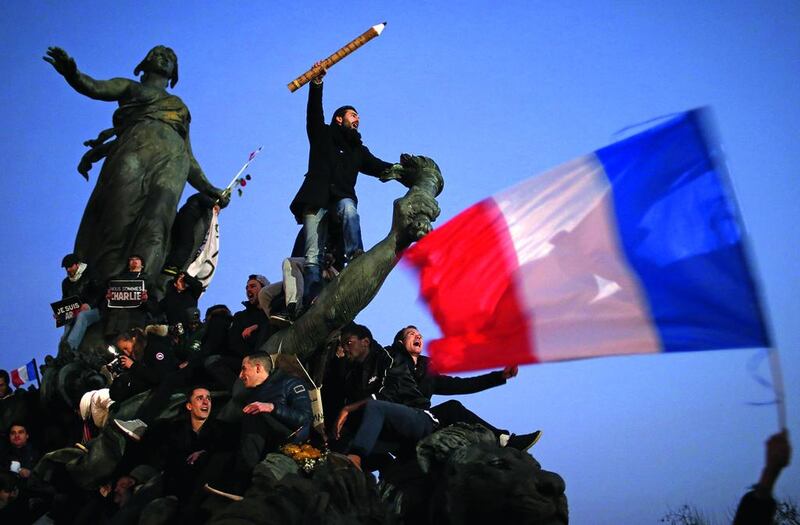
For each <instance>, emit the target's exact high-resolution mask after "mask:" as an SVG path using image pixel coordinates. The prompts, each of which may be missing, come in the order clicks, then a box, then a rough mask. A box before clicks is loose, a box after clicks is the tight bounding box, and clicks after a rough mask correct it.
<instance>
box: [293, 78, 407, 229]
mask: <svg viewBox="0 0 800 525" xmlns="http://www.w3.org/2000/svg"><path fill="white" fill-rule="evenodd" d="M306 132H307V133H308V142H309V146H310V147H309V152H308V172H307V173H306V175H305V179H304V180H303V184H302V186H300V190H299V191H298V192H297V195H295V197H294V200H292V203H291V204H290V205H289V209H290V210H291V211H292V214H294V216H295V218H296V219H297V222H298V224H300V223H302V215H303V211H304V210H305V209H307V208H311V209H318V208H325V207H327V206H329V205H331V204H332V203H334V202H336V201H338V200H341V199H345V198H349V199H353V200H354V201H356V202H358V199H357V198H356V190H355V187H356V178H357V177H358V173H359V172H361V173H365V174H367V175H372V176H373V177H377V176H379V175H380V174H381V173H382V172H383V171H384V170H386V169H388V168H390V167H391V166H392V165H391V163H389V162H385V161H383V160H381V159H379V158H377V157H376V156H374V155H373V154H372V153H370V151H369V149H367V147H366V146H364V145H363V144H361V139H360V136H359V135H358V134H357V133H354V134H352V135H350V134H349V133H348V131H347V129H346V128H343V127H342V126H340V125H338V124H325V116H324V114H323V111H322V85H321V84H320V85H316V84H314V83H313V82H312V83H311V84H310V85H309V90H308V107H307V109H306Z"/></svg>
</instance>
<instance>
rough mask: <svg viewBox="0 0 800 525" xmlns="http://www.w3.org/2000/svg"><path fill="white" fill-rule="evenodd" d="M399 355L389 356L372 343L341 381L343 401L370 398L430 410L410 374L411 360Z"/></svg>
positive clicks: (390, 354) (429, 404)
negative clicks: (367, 352) (343, 394)
mask: <svg viewBox="0 0 800 525" xmlns="http://www.w3.org/2000/svg"><path fill="white" fill-rule="evenodd" d="M403 354H405V352H404V353H403ZM403 354H401V353H399V352H398V353H397V354H395V355H393V354H392V353H390V352H389V351H388V350H387V349H385V348H381V347H380V345H378V344H373V346H372V348H370V351H369V354H368V355H367V357H366V358H364V361H363V362H362V363H360V364H355V365H353V366H352V367H350V369H349V370H348V373H347V377H346V380H345V384H346V389H347V394H346V397H347V402H348V403H353V402H355V401H360V400H362V399H366V398H368V397H371V398H373V399H378V400H381V401H390V402H392V403H399V404H401V405H406V406H410V407H413V408H422V409H427V408H430V406H431V403H430V397H428V398H426V397H425V396H424V395H423V394H422V392H421V391H420V389H419V387H418V386H417V384H416V381H414V378H413V377H412V375H411V371H410V367H409V364H408V361H410V360H411V359H410V358H409V357H408V354H405V356H404V355H403Z"/></svg>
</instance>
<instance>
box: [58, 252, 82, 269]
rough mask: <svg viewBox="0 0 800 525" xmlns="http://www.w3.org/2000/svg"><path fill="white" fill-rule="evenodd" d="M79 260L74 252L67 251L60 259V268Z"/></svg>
mask: <svg viewBox="0 0 800 525" xmlns="http://www.w3.org/2000/svg"><path fill="white" fill-rule="evenodd" d="M79 262H81V258H80V257H78V256H77V255H75V254H74V253H68V254H67V255H65V256H64V258H63V259H61V267H62V268H69V267H70V266H72V265H73V264H78V263H79Z"/></svg>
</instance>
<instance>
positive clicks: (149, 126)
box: [43, 46, 230, 279]
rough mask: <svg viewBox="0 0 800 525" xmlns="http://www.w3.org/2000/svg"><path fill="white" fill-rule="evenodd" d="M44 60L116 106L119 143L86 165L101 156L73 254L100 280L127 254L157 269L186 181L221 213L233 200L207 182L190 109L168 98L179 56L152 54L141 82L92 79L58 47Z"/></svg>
mask: <svg viewBox="0 0 800 525" xmlns="http://www.w3.org/2000/svg"><path fill="white" fill-rule="evenodd" d="M43 59H44V60H45V61H46V62H48V63H49V64H51V65H52V66H53V68H55V70H56V71H57V72H58V73H59V74H61V75H62V76H63V77H64V79H65V80H66V81H67V83H68V84H69V85H70V87H72V88H73V89H74V90H75V91H77V92H78V93H80V94H82V95H85V96H87V97H90V98H92V99H95V100H103V101H108V102H116V103H117V104H118V108H117V109H116V111H115V112H114V116H113V119H112V121H113V132H114V134H115V135H116V138H115V139H114V140H113V141H112V142H111V143H103V142H101V143H99V144H96V147H97V148H98V151H96V152H95V153H96V154H90V155H89V159H88V160H89V162H94V161H97V160H99V158H101V157H102V156H103V155H105V161H104V162H103V167H102V169H101V172H100V175H99V177H98V178H97V183H96V184H95V187H94V190H93V191H92V196H91V197H90V198H89V202H88V203H87V205H86V209H85V210H84V214H83V218H82V219H81V225H80V228H79V229H78V235H77V237H76V239H75V251H76V252H78V253H80V254H82V255H83V256H84V257H85V259H86V262H87V263H88V264H89V266H91V267H93V268H94V269H95V270H96V271H97V273H98V276H99V278H100V279H108V278H109V277H111V276H113V275H114V273H115V272H117V271H118V268H119V267H120V265H121V263H122V262H123V261H124V260H125V257H127V256H128V254H130V253H138V254H140V255H141V256H142V258H143V259H142V260H143V261H144V262H145V263H146V264H147V265H148V267H151V268H155V269H160V268H161V267H162V266H163V264H164V257H165V255H166V252H167V249H168V246H167V241H168V240H169V234H170V230H171V228H172V223H173V221H174V220H175V213H176V209H177V207H178V201H179V199H180V196H181V194H182V193H183V189H184V186H185V185H186V182H187V181H188V182H189V184H190V185H191V186H192V187H194V188H195V189H196V190H197V191H199V192H200V193H203V194H205V195H208V196H209V197H212V198H214V199H219V200H220V204H221V205H222V206H223V207H224V206H225V205H227V203H228V202H229V200H230V195H229V194H227V193H224V192H223V190H221V189H219V188H216V187H214V186H213V185H212V184H211V183H210V182H209V181H208V179H207V178H206V176H205V174H204V173H203V170H202V169H201V168H200V165H199V164H198V162H197V159H195V157H194V154H193V152H192V146H191V141H190V139H189V123H190V122H191V120H192V119H191V115H190V114H189V109H188V108H187V107H186V105H185V104H184V103H183V101H182V100H181V99H180V98H178V97H177V96H175V95H171V94H170V93H168V92H167V87H168V86H170V87H175V85H176V84H177V82H178V58H177V55H176V54H175V52H174V51H173V50H172V49H170V48H168V47H165V46H156V47H154V48H152V49H151V50H150V51H149V52H148V53H147V56H145V58H144V60H142V61H141V62H140V63H139V64H138V65H137V66H136V68H134V70H133V73H134V75H136V76H139V74H140V73H141V79H140V81H136V80H129V79H126V78H113V79H110V80H96V79H94V78H91V77H90V76H88V75H86V74H84V73H82V72H81V71H79V70H78V67H77V65H76V64H75V60H74V59H73V58H72V57H70V56H69V55H68V54H67V53H66V52H65V51H64V50H63V49H61V48H58V47H50V48H48V50H47V56H45V57H43ZM99 138H101V137H99ZM105 138H107V137H102V139H103V140H104V139H105Z"/></svg>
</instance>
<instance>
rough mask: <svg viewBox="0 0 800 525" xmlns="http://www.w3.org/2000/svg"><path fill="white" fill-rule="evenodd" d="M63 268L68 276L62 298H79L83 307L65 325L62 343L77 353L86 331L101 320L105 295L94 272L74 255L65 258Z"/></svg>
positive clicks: (62, 284) (64, 282)
mask: <svg viewBox="0 0 800 525" xmlns="http://www.w3.org/2000/svg"><path fill="white" fill-rule="evenodd" d="M61 267H62V268H64V269H65V270H66V272H67V276H66V277H65V278H64V280H63V281H61V298H62V299H67V298H69V297H78V299H79V300H80V302H81V307H80V309H78V311H76V312H75V316H74V317H73V318H72V320H70V321H69V322H68V323H67V324H66V325H64V335H63V336H62V337H61V341H63V342H64V343H66V345H67V346H68V347H69V349H70V350H71V351H72V352H77V351H78V348H79V347H80V345H81V341H83V336H84V335H85V334H86V329H87V328H89V327H90V326H92V325H93V324H94V323H96V322H97V321H99V320H100V309H99V307H98V302H99V301H100V298H101V297H102V295H103V290H102V287H101V285H99V284H98V283H97V281H96V279H95V276H94V271H93V270H92V269H91V268H89V266H88V265H87V264H86V263H85V262H82V261H81V259H80V257H78V256H77V255H76V254H74V253H70V254H67V255H65V256H64V259H62V261H61Z"/></svg>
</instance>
